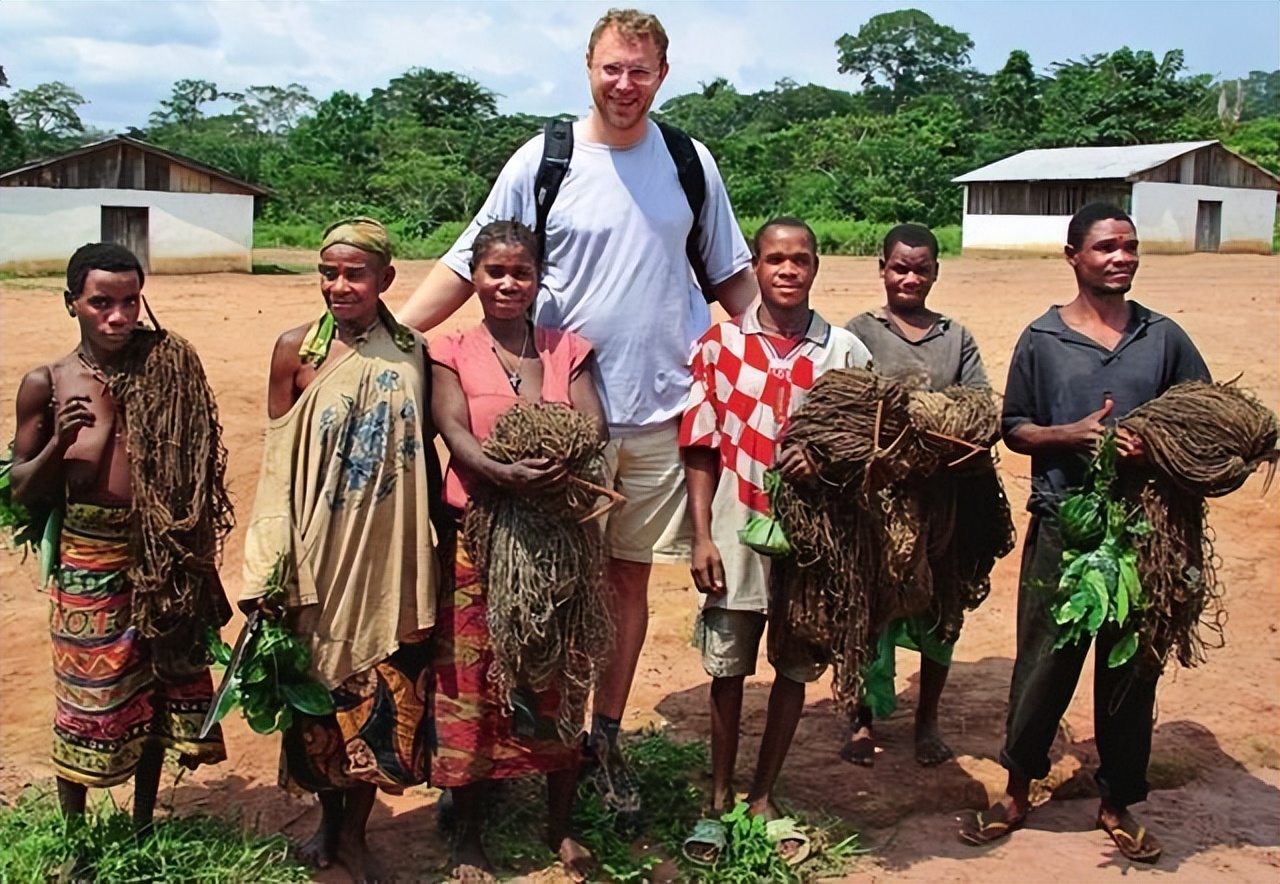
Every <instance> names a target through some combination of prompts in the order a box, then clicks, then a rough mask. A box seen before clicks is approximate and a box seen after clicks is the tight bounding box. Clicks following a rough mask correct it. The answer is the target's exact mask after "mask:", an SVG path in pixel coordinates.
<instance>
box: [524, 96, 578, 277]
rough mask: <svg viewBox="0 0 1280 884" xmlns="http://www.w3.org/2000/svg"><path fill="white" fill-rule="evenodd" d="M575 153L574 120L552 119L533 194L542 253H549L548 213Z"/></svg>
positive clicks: (544, 133) (543, 255) (544, 136)
mask: <svg viewBox="0 0 1280 884" xmlns="http://www.w3.org/2000/svg"><path fill="white" fill-rule="evenodd" d="M572 156H573V121H572V120H550V121H549V122H548V123H547V125H546V126H545V127H544V128H543V130H542V161H541V162H540V163H539V164H538V174H537V176H536V177H535V178H534V179H533V197H534V202H535V206H536V211H535V221H534V228H533V230H534V233H535V234H537V236H538V255H539V259H540V260H542V261H545V260H546V257H547V216H548V215H549V214H550V213H551V204H552V203H554V202H555V201H556V196H557V194H559V193H560V185H561V184H562V183H563V182H564V176H565V175H566V174H568V172H569V158H570V157H572Z"/></svg>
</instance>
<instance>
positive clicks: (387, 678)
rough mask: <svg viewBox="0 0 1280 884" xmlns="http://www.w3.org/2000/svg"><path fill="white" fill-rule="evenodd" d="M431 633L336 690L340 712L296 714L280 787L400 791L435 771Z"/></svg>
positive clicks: (407, 643)
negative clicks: (361, 787)
mask: <svg viewBox="0 0 1280 884" xmlns="http://www.w3.org/2000/svg"><path fill="white" fill-rule="evenodd" d="M429 638H430V633H429V632H426V631H424V632H423V633H421V634H419V635H414V636H412V637H411V640H408V641H403V642H401V644H400V648H399V650H397V651H396V652H395V653H394V654H392V655H391V656H390V657H388V658H387V659H385V660H383V661H382V662H381V663H379V664H377V665H376V666H374V667H373V668H372V669H366V670H365V671H364V672H357V673H356V674H355V675H353V676H351V677H350V678H347V679H346V680H345V681H343V682H342V684H341V685H339V686H338V687H337V688H336V689H334V690H332V691H330V692H329V693H330V695H331V696H332V697H333V704H334V706H335V707H336V711H335V712H334V713H333V714H332V715H325V716H322V717H313V716H310V715H303V714H301V713H298V712H297V711H296V710H295V712H294V723H293V726H292V727H290V728H289V729H288V730H287V731H285V734H284V739H283V741H282V742H281V765H280V784H281V785H282V786H284V787H285V788H288V789H291V790H296V789H301V790H303V791H307V792H323V791H325V790H328V789H350V788H353V787H355V786H358V785H361V784H363V783H368V784H371V785H374V786H377V787H378V788H379V789H381V790H383V791H384V792H390V793H392V794H397V795H398V794H400V793H401V792H403V791H404V790H405V789H406V788H407V787H409V786H416V785H418V784H419V783H425V782H426V781H427V778H428V776H429V775H430V773H431V745H432V743H433V742H434V740H433V735H432V733H431V721H430V719H428V718H427V692H428V690H429V689H430V687H431V644H430V641H429Z"/></svg>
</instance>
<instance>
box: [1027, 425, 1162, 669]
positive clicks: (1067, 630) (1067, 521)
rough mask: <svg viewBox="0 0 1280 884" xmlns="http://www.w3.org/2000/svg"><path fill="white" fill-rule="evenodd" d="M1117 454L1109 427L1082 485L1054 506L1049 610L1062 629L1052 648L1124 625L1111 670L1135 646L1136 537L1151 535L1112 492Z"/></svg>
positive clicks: (1138, 605) (1139, 605) (1138, 603)
mask: <svg viewBox="0 0 1280 884" xmlns="http://www.w3.org/2000/svg"><path fill="white" fill-rule="evenodd" d="M1117 456H1118V452H1117V448H1116V435H1115V431H1114V430H1111V431H1108V432H1107V433H1106V434H1105V435H1104V436H1103V438H1102V441H1101V443H1099V445H1098V451H1097V453H1096V454H1095V455H1094V457H1093V460H1092V461H1091V462H1090V464H1089V471H1088V473H1087V475H1086V477H1085V484H1084V488H1082V489H1081V491H1080V492H1079V493H1077V494H1074V495H1072V496H1071V497H1068V498H1067V499H1066V500H1064V501H1063V502H1062V505H1061V507H1060V508H1059V509H1058V527H1059V529H1060V531H1061V533H1062V541H1063V547H1064V549H1063V553H1062V566H1063V570H1062V577H1061V578H1060V579H1059V581H1058V588H1057V593H1056V596H1055V599H1054V602H1053V605H1052V608H1051V610H1052V614H1053V618H1054V621H1055V622H1056V623H1057V624H1058V625H1059V626H1060V627H1062V631H1061V633H1060V634H1059V636H1058V641H1057V643H1056V644H1055V645H1054V648H1055V649H1057V648H1062V647H1065V646H1066V645H1070V644H1075V643H1077V642H1080V641H1083V640H1085V639H1087V638H1090V637H1092V636H1095V635H1097V634H1098V630H1099V629H1101V628H1102V627H1103V625H1104V624H1106V623H1112V624H1114V625H1115V626H1117V627H1118V628H1120V629H1122V630H1123V632H1122V634H1121V637H1120V639H1119V641H1117V642H1116V643H1115V645H1114V646H1113V647H1112V649H1111V653H1110V654H1109V655H1108V656H1107V665H1108V666H1110V667H1112V668H1115V667H1118V666H1123V665H1124V664H1125V663H1127V662H1129V660H1131V659H1132V658H1133V655H1134V654H1135V653H1136V652H1137V650H1138V624H1139V616H1138V615H1140V614H1141V612H1142V610H1143V607H1144V600H1143V595H1142V584H1141V582H1140V581H1139V579H1138V551H1137V549H1136V548H1135V547H1134V539H1135V538H1138V537H1144V536H1146V535H1148V534H1150V533H1151V525H1150V524H1149V523H1148V522H1147V521H1146V519H1144V518H1142V515H1141V513H1140V512H1139V510H1138V509H1137V508H1134V507H1130V506H1129V505H1128V504H1127V503H1126V502H1125V501H1124V500H1123V499H1121V498H1120V497H1119V495H1118V494H1117V492H1116V488H1115V485H1116V459H1117Z"/></svg>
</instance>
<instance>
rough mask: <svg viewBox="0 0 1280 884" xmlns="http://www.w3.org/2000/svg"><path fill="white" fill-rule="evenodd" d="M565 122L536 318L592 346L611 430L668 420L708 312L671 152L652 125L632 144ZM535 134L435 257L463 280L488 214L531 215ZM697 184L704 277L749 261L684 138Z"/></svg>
mask: <svg viewBox="0 0 1280 884" xmlns="http://www.w3.org/2000/svg"><path fill="white" fill-rule="evenodd" d="M582 129H583V123H582V122H581V121H579V122H578V123H576V124H575V125H574V142H575V143H574V147H573V158H572V159H571V160H570V162H569V172H568V174H567V175H566V176H565V178H564V182H563V184H561V186H560V193H559V195H558V196H557V197H556V201H555V203H554V204H553V205H552V207H551V214H550V216H549V217H548V219H547V255H546V262H545V263H546V267H545V270H544V273H543V279H542V287H541V289H540V291H539V293H538V302H537V315H536V321H537V323H538V324H539V325H544V326H548V327H550V328H558V329H563V330H567V331H572V332H576V333H577V334H580V335H582V336H583V337H584V338H586V339H587V340H588V341H590V342H591V344H592V346H593V347H594V348H595V351H596V359H597V361H598V363H599V365H600V375H601V382H602V385H603V389H602V391H601V393H602V397H603V400H604V408H605V414H606V415H608V418H609V424H610V428H611V430H612V431H615V432H616V433H617V434H619V435H626V434H627V432H628V431H635V430H639V429H644V428H649V427H653V426H656V425H657V424H660V423H662V422H664V421H668V420H672V419H675V418H678V417H679V416H680V414H681V413H682V411H683V408H684V402H685V399H686V398H687V396H688V393H689V383H690V374H689V355H690V353H691V352H692V349H693V346H694V344H695V343H696V342H697V340H698V338H700V337H701V336H702V333H703V332H705V331H706V330H707V328H708V327H710V325H711V313H710V310H709V309H708V307H707V304H706V301H705V300H704V299H703V296H702V292H701V291H700V290H699V289H698V284H697V281H696V280H695V279H694V277H693V270H692V268H690V266H689V262H688V259H687V258H686V256H685V240H686V239H687V238H688V236H689V229H690V227H691V226H692V224H693V213H692V212H691V211H690V210H689V201H688V199H687V198H686V197H685V195H684V191H683V190H682V189H681V187H680V180H679V178H678V177H677V174H676V166H675V161H674V160H672V159H671V154H670V152H668V150H667V146H666V143H665V142H664V141H663V138H662V132H661V131H660V130H659V129H658V126H657V124H656V123H654V122H652V121H650V122H649V130H648V132H647V133H646V134H645V137H644V138H643V139H641V140H640V141H639V142H638V143H637V144H635V145H633V146H631V147H628V148H611V147H608V146H605V145H602V144H594V143H591V142H588V141H584V140H583V139H582V138H581V132H582ZM542 141H543V136H542V135H541V134H539V135H537V136H535V137H534V138H533V139H531V140H530V141H528V142H527V143H526V144H525V145H524V146H523V147H521V148H520V149H519V150H517V151H516V152H515V154H513V155H512V157H511V159H510V160H508V161H507V164H506V166H505V167H503V170H502V173H501V174H500V175H499V176H498V180H497V181H496V182H495V183H494V185H493V190H492V191H491V192H490V193H489V197H488V199H486V200H485V203H484V205H483V206H482V207H481V209H480V213H479V214H478V215H477V216H476V218H475V219H474V220H473V221H472V222H471V224H470V225H468V227H467V229H466V230H464V231H463V233H462V236H460V237H459V238H458V241H457V242H456V243H454V244H453V248H451V249H450V250H449V252H448V253H447V254H446V255H445V256H444V257H443V258H442V259H441V260H442V261H444V263H445V264H446V265H447V266H448V267H449V268H450V269H452V270H453V271H454V272H455V273H457V274H458V275H460V276H462V277H463V278H465V279H470V278H471V271H470V268H469V266H468V264H469V261H470V259H471V242H472V240H473V239H474V238H475V235H476V232H477V231H478V230H479V229H480V228H481V227H483V226H484V225H485V224H488V223H489V222H490V221H498V220H510V219H516V220H519V221H522V222H524V223H525V224H528V225H529V226H530V227H532V226H533V225H534V223H535V220H536V217H537V215H536V203H535V199H534V193H533V183H534V178H535V177H536V176H537V174H538V165H539V163H540V162H541V160H542ZM694 146H695V149H696V150H697V151H698V157H699V159H700V160H701V161H702V169H703V174H704V176H705V177H706V181H707V198H706V201H705V202H704V203H703V207H702V218H701V225H702V237H701V242H700V247H701V250H702V254H703V256H704V260H705V262H706V266H707V275H708V276H709V277H710V279H711V282H712V284H716V285H718V284H719V283H721V282H723V281H724V280H726V279H728V278H729V277H730V276H732V275H733V274H735V273H737V272H738V271H739V270H741V269H742V268H744V267H746V266H748V265H750V263H751V253H750V251H749V250H748V249H747V243H746V240H745V239H743V236H742V231H741V230H739V228H738V223H737V221H736V220H735V219H734V217H733V207H732V206H731V205H730V204H729V195H728V193H727V192H726V191H725V188H724V182H723V181H722V180H721V178H720V172H719V170H718V169H717V168H716V164H715V160H714V159H712V157H711V153H710V152H709V151H708V150H707V149H706V147H704V146H703V145H702V144H700V143H698V142H697V141H695V142H694Z"/></svg>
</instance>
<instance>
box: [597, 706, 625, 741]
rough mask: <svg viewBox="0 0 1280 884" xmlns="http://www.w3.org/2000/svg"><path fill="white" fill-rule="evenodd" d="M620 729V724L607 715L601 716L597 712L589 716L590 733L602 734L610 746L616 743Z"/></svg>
mask: <svg viewBox="0 0 1280 884" xmlns="http://www.w3.org/2000/svg"><path fill="white" fill-rule="evenodd" d="M621 727H622V722H621V721H619V720H618V719H616V718H610V717H609V716H607V715H601V714H600V713H599V712H597V713H596V714H595V715H593V716H591V733H592V734H603V735H604V737H605V738H606V739H607V740H608V741H609V745H610V746H615V745H617V743H618V731H619V729H621Z"/></svg>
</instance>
